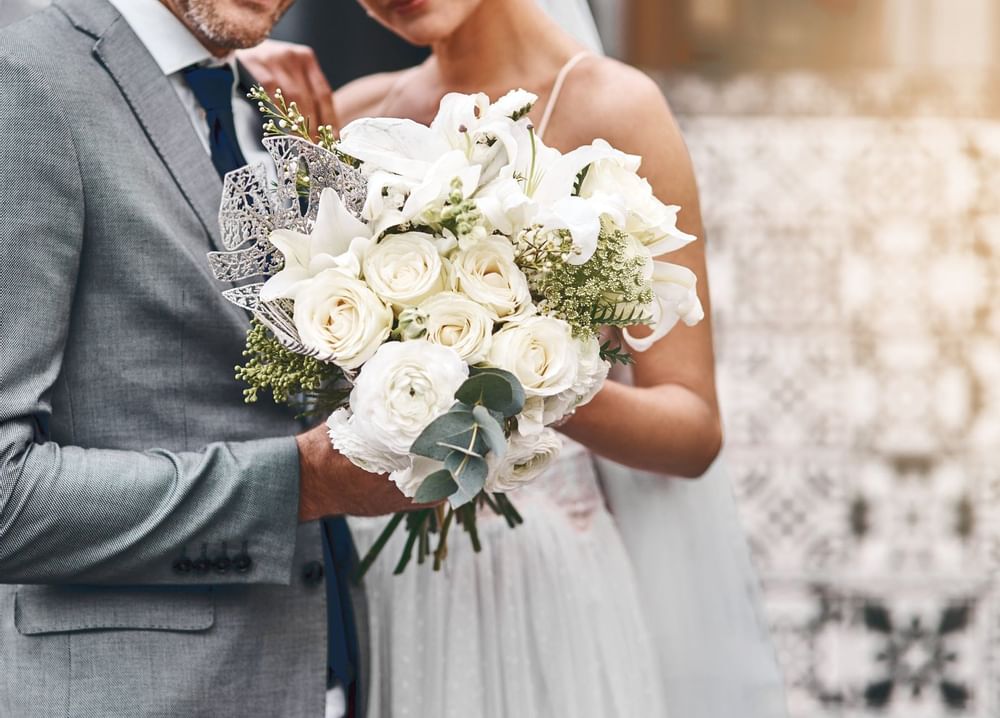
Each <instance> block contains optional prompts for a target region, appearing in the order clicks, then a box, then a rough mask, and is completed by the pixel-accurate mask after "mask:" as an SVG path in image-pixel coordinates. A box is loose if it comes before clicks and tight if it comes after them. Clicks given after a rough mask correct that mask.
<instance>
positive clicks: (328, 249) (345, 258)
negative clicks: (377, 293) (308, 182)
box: [260, 187, 371, 301]
mask: <svg viewBox="0 0 1000 718" xmlns="http://www.w3.org/2000/svg"><path fill="white" fill-rule="evenodd" d="M268 239H270V241H271V244H273V245H274V246H275V247H276V248H277V250H278V251H279V252H281V254H282V256H283V257H284V258H285V266H284V268H283V269H282V270H281V271H279V272H278V273H277V274H275V275H274V276H273V277H271V278H270V279H268V280H267V282H266V283H265V284H264V286H263V287H261V290H260V298H261V300H263V301H272V300H274V299H278V298H281V297H288V298H292V299H294V298H295V295H296V294H297V293H298V292H299V290H301V289H302V287H303V286H304V285H305V284H306V283H307V282H308V281H309V280H310V279H312V278H313V277H315V276H316V275H317V274H319V273H320V272H322V271H323V270H325V269H336V270H339V271H341V272H343V273H344V274H347V275H349V276H352V277H357V276H358V275H359V274H360V272H361V259H362V257H363V256H364V252H365V250H366V249H367V247H368V246H369V245H370V244H371V232H370V229H369V227H368V225H366V224H365V223H364V222H362V221H361V220H359V219H358V218H357V217H355V216H354V215H353V214H351V213H350V211H348V209H347V207H345V206H344V203H343V201H342V200H341V199H340V195H338V194H337V192H336V190H334V189H331V188H329V187H328V188H326V189H324V190H323V192H322V194H320V200H319V211H318V212H317V213H316V221H315V223H314V224H313V228H312V231H311V232H310V233H309V234H302V233H301V232H296V231H294V230H290V229H278V230H275V231H273V232H271V235H270V236H269V237H268Z"/></svg>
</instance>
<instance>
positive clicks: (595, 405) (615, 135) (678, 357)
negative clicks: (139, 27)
mask: <svg viewBox="0 0 1000 718" xmlns="http://www.w3.org/2000/svg"><path fill="white" fill-rule="evenodd" d="M592 65H593V67H590V68H589V70H588V72H589V74H593V75H596V77H590V78H584V77H580V78H578V81H577V82H575V83H573V84H574V85H575V87H576V88H578V89H577V92H579V93H580V95H579V99H577V98H576V97H572V96H570V94H569V93H567V94H566V96H565V99H564V100H563V101H562V102H564V103H565V105H564V107H565V106H575V107H580V106H582V107H584V108H586V110H587V111H586V112H576V113H573V115H574V117H575V118H576V120H575V121H576V123H577V124H576V126H575V127H574V126H573V122H574V119H573V118H569V117H566V115H569V114H570V113H566V115H564V117H566V119H564V120H562V122H564V123H565V124H564V125H563V127H562V128H560V132H559V136H560V139H561V140H562V139H564V138H565V139H566V140H567V142H566V144H573V143H575V144H577V145H579V144H583V143H585V142H589V139H584V138H585V137H589V138H593V137H604V138H605V139H607V140H608V141H609V142H610V143H611V144H612V145H613V146H615V147H617V148H618V149H621V150H624V151H625V152H629V153H631V154H637V155H640V156H641V157H642V167H641V169H640V174H641V175H643V176H644V177H646V178H647V179H648V180H649V182H650V184H652V186H653V189H654V191H655V193H656V195H657V196H658V197H659V198H660V199H661V200H663V201H664V202H665V203H667V204H678V205H680V206H681V213H680V218H679V222H678V224H679V226H680V228H681V229H683V230H684V231H685V232H689V233H691V234H694V235H696V236H697V237H698V241H697V242H693V243H691V244H690V245H688V246H687V247H685V248H683V249H681V250H678V251H676V252H671V253H670V254H669V255H666V256H664V257H663V259H664V260H666V261H669V262H674V263H677V264H681V265H684V266H686V267H688V268H690V269H692V270H693V271H694V272H695V273H696V274H697V275H698V295H699V297H700V298H701V301H702V304H703V305H704V307H705V319H704V320H703V321H702V322H701V323H700V324H698V325H696V326H694V327H687V326H685V325H683V324H682V323H678V325H677V326H676V327H675V328H674V329H673V330H672V331H671V332H670V333H669V334H668V335H667V336H666V337H664V338H663V339H661V340H660V341H658V342H657V343H656V344H654V345H653V346H652V347H651V348H649V349H648V350H646V351H645V352H634V351H633V352H632V355H633V357H634V358H635V366H634V367H633V369H634V372H633V374H634V386H628V385H625V384H621V383H617V382H610V381H609V382H608V384H607V385H606V386H605V388H604V389H602V390H601V392H600V393H599V394H598V395H597V396H596V397H595V398H594V400H593V401H592V402H591V403H590V404H588V405H587V406H584V407H581V408H580V409H579V410H578V411H577V412H576V414H575V415H574V416H573V418H572V419H571V420H570V421H569V422H567V423H566V424H565V425H564V426H563V429H562V430H563V431H564V432H565V433H566V434H567V435H568V436H570V437H572V438H573V439H576V440H577V441H579V442H581V443H583V444H585V445H586V446H588V447H590V449H592V450H593V451H595V452H596V453H598V454H601V455H603V456H606V457H607V458H609V459H612V460H614V461H617V462H619V463H623V464H627V465H630V466H633V467H635V468H638V469H644V470H649V471H656V472H660V473H666V474H671V475H675V476H683V477H692V478H693V477H698V476H701V474H703V473H704V472H705V470H706V469H707V468H708V467H709V465H710V464H711V463H712V461H713V460H714V459H715V457H716V455H717V454H718V452H719V449H720V447H721V444H722V428H721V422H720V419H719V408H718V403H717V399H716V391H715V362H714V355H713V350H712V327H711V314H710V311H709V309H710V307H709V297H708V281H707V276H706V270H705V240H704V237H705V232H704V228H703V226H702V221H701V212H700V208H699V202H698V188H697V185H696V183H695V179H694V172H693V169H692V167H691V160H690V157H689V156H688V153H687V148H686V147H685V145H684V140H683V138H682V137H681V133H680V130H679V129H678V127H677V124H676V122H675V121H674V118H673V115H672V114H671V112H670V109H669V108H668V106H667V103H666V101H665V100H664V98H663V96H662V94H661V93H660V91H659V89H658V88H657V87H656V85H655V84H654V83H653V82H652V81H651V80H650V79H649V78H647V77H646V76H645V75H643V74H641V73H639V72H638V71H636V70H633V69H632V68H627V67H625V66H623V65H621V64H619V63H616V62H613V61H611V60H602V61H600V62H595V63H592ZM581 69H582V68H581ZM588 80H589V81H588ZM595 87H597V88H601V87H604V88H608V92H607V93H605V92H601V91H597V92H595V91H594V88H595ZM580 88H583V91H582V92H580ZM588 88H589V90H588ZM611 88H617V89H616V90H615V91H613V92H612V91H611ZM577 92H574V93H573V94H577ZM619 98H627V99H625V100H621V99H619ZM571 103H572V104H571ZM578 103H579V104H578ZM583 118H586V119H583ZM560 144H563V142H562V141H560ZM636 333H637V334H638V332H636Z"/></svg>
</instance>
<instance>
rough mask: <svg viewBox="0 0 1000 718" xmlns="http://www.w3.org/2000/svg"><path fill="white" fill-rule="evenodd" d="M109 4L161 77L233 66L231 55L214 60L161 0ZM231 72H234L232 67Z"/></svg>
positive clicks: (117, 0)
mask: <svg viewBox="0 0 1000 718" xmlns="http://www.w3.org/2000/svg"><path fill="white" fill-rule="evenodd" d="M109 1H110V2H111V4H112V5H114V6H115V8H116V9H117V10H118V12H119V13H121V16H122V17H123V18H124V19H125V22H127V23H128V24H129V26H130V27H131V28H132V31H133V32H134V33H135V34H136V36H137V37H138V38H139V40H140V42H142V44H143V45H145V46H146V49H147V50H149V54H150V55H152V56H153V60H155V61H156V64H157V65H159V66H160V69H161V70H162V71H163V74H164V75H168V76H169V75H173V74H174V73H175V72H179V71H181V70H183V69H184V68H185V67H187V66H189V65H197V64H203V63H204V64H222V63H227V64H229V65H230V66H231V67H233V66H234V65H235V59H234V57H233V55H232V53H230V55H229V57H227V58H223V59H221V60H220V59H219V58H216V57H214V56H213V55H212V53H211V52H209V51H208V50H207V49H206V48H205V46H204V45H202V44H201V43H200V42H199V41H198V38H196V37H195V36H194V35H193V34H192V33H191V31H190V30H189V29H188V28H187V26H186V25H185V24H184V23H182V22H181V21H180V20H179V19H178V18H177V16H176V15H174V14H173V13H172V12H170V10H169V9H168V8H167V6H166V5H164V4H163V3H162V2H160V0H109ZM233 69H234V71H235V67H234V68H233Z"/></svg>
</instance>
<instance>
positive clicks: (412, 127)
mask: <svg viewBox="0 0 1000 718" xmlns="http://www.w3.org/2000/svg"><path fill="white" fill-rule="evenodd" d="M337 149H339V150H340V151H341V152H343V153H344V154H346V155H348V156H350V157H354V158H355V159H358V160H360V161H361V162H363V163H365V164H366V165H368V167H366V170H368V171H374V170H377V169H382V170H388V171H389V172H395V173H396V174H399V175H403V176H404V177H413V178H418V179H419V178H421V177H423V176H424V174H425V173H426V171H427V168H428V167H429V166H430V165H431V163H432V162H433V161H434V160H435V159H436V158H437V157H440V156H441V154H443V153H444V152H447V151H448V150H449V149H450V148H449V147H447V146H445V144H444V142H443V141H442V139H441V137H440V135H439V134H438V133H436V132H433V131H432V130H431V129H430V128H428V127H426V126H425V125H421V124H420V123H419V122H414V121H412V120H404V119H395V118H385V117H381V118H362V119H359V120H355V121H354V122H351V123H350V124H348V125H347V127H345V128H344V129H343V130H341V133H340V142H339V143H338V145H337Z"/></svg>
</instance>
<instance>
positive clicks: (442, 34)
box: [392, 18, 453, 47]
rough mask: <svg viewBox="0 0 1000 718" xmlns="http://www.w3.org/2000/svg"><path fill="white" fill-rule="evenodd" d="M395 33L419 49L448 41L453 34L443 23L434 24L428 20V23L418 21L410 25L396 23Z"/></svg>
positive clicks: (431, 20) (394, 26)
mask: <svg viewBox="0 0 1000 718" xmlns="http://www.w3.org/2000/svg"><path fill="white" fill-rule="evenodd" d="M392 29H393V31H394V32H395V33H396V34H397V35H399V36H400V37H401V38H403V39H404V40H406V41H407V42H408V43H410V44H411V45H416V46H417V47H429V46H431V45H434V44H435V43H438V42H440V41H442V40H444V39H446V38H447V37H448V36H449V35H451V34H452V32H453V31H452V30H451V29H450V28H443V27H442V26H441V23H438V22H434V21H433V19H431V18H427V19H426V21H424V20H423V19H422V20H418V21H416V22H408V23H394V24H393V26H392Z"/></svg>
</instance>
